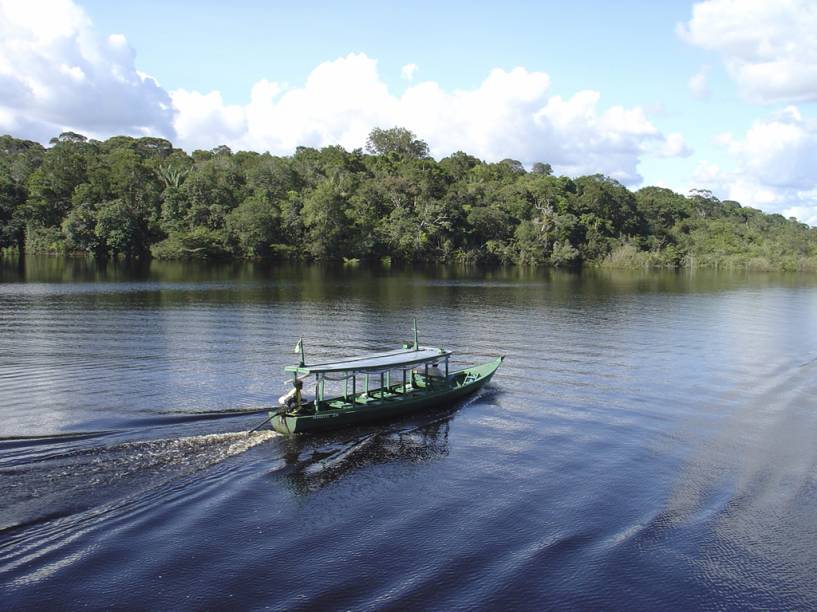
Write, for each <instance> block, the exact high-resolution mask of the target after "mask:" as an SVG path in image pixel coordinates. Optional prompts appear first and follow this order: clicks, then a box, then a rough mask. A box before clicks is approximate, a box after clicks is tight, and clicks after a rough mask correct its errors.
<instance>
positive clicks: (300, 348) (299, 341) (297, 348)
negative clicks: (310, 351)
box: [293, 338, 304, 353]
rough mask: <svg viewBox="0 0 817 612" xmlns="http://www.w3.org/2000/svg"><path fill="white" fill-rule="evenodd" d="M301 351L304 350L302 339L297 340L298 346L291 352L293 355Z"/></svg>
mask: <svg viewBox="0 0 817 612" xmlns="http://www.w3.org/2000/svg"><path fill="white" fill-rule="evenodd" d="M302 350H304V339H303V338H299V339H298V344H296V345H295V350H294V351H293V353H300V352H301V351H302Z"/></svg>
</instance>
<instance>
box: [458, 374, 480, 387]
mask: <svg viewBox="0 0 817 612" xmlns="http://www.w3.org/2000/svg"><path fill="white" fill-rule="evenodd" d="M478 378H479V375H478V374H469V375H468V376H466V377H465V380H464V381H462V384H464V385H467V384H468V383H472V382H474V381H475V380H477V379H478Z"/></svg>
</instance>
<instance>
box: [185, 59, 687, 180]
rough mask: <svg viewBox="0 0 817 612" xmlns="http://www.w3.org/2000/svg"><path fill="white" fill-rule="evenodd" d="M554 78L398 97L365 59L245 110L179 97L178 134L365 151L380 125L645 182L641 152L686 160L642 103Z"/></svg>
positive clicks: (523, 76)
mask: <svg viewBox="0 0 817 612" xmlns="http://www.w3.org/2000/svg"><path fill="white" fill-rule="evenodd" d="M549 89H550V77H549V76H548V75H547V74H545V73H543V72H529V71H527V70H525V69H524V68H515V69H513V70H511V71H505V70H501V69H495V70H492V71H491V72H490V73H489V75H488V76H487V77H486V79H485V80H484V81H483V82H482V83H481V84H480V85H479V86H478V87H476V88H474V89H470V90H454V91H446V90H444V89H443V88H442V87H441V86H440V85H439V84H438V83H436V82H433V81H425V82H420V83H417V84H415V85H412V86H410V87H409V88H408V89H407V90H406V91H405V92H404V93H403V94H402V95H399V96H398V95H395V94H392V93H391V92H390V91H389V89H388V87H387V85H386V83H385V82H384V81H383V80H382V79H381V78H380V76H379V74H378V71H377V62H376V61H375V60H374V59H372V58H369V57H368V56H367V55H365V54H362V53H360V54H350V55H347V56H346V57H342V58H339V59H337V60H334V61H329V62H324V63H323V64H320V65H319V66H318V67H316V68H315V69H314V70H313V71H312V73H311V74H310V75H309V76H308V78H307V80H306V82H305V84H304V85H303V86H301V87H292V88H287V87H284V86H281V85H279V84H276V83H272V82H269V81H259V82H258V83H256V84H255V86H254V87H253V89H252V92H251V96H250V101H249V103H248V104H246V105H244V106H227V105H224V104H223V103H222V102H221V96H220V95H219V94H218V92H211V93H209V94H206V95H203V94H200V93H196V92H189V91H184V90H178V91H174V92H172V96H173V102H174V106H175V107H176V109H177V110H178V115H177V118H176V122H175V128H176V131H177V133H178V135H179V138H180V141H181V144H182V145H183V146H185V147H188V148H189V147H211V146H214V145H215V144H218V142H219V141H217V140H216V136H217V135H219V136H220V137H221V138H222V140H223V141H224V142H225V143H226V144H228V145H230V146H231V147H233V148H250V149H255V150H269V151H271V152H273V153H278V154H288V153H291V152H292V151H293V150H294V148H295V147H296V146H297V145H310V146H325V145H329V144H340V145H342V146H344V147H346V148H348V149H351V148H357V147H361V146H363V144H364V143H365V141H366V136H367V135H368V133H369V132H370V131H371V129H372V128H373V127H376V126H380V127H392V126H396V125H399V126H404V127H407V128H409V129H411V130H412V131H414V132H415V133H416V134H417V135H418V136H419V137H420V138H423V139H424V140H426V141H427V142H428V143H429V146H430V148H431V152H432V154H433V155H435V156H437V157H441V156H444V155H448V154H450V153H452V152H454V151H457V150H464V151H467V152H469V153H471V154H474V155H477V156H479V157H482V158H484V159H487V160H494V161H496V160H500V159H503V158H506V157H512V158H515V159H519V160H520V161H522V162H523V163H525V164H532V163H533V162H535V161H546V162H549V163H551V164H552V165H553V166H554V168H555V169H556V170H557V171H560V172H565V173H569V174H582V173H595V172H603V173H606V174H608V175H610V176H613V177H614V178H617V179H619V180H621V181H622V182H625V183H629V184H633V183H638V182H639V181H640V176H639V175H638V172H637V166H638V163H639V161H640V159H641V157H642V156H644V155H656V156H678V155H687V154H688V153H689V149H688V147H687V146H686V144H685V143H684V141H683V138H682V137H681V135H680V134H672V135H670V136H669V137H664V136H663V135H662V134H661V132H660V131H659V130H658V129H657V128H656V127H655V126H654V125H653V124H652V123H651V122H650V121H649V120H648V119H647V117H646V115H645V113H644V111H643V110H642V109H641V108H639V107H633V108H624V107H621V106H613V107H611V108H608V109H606V110H602V109H600V108H599V101H600V97H601V95H600V94H599V92H596V91H581V92H578V93H576V94H574V95H573V96H572V97H570V98H562V97H560V96H551V95H549Z"/></svg>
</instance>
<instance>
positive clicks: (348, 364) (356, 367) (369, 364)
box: [286, 346, 451, 374]
mask: <svg viewBox="0 0 817 612" xmlns="http://www.w3.org/2000/svg"><path fill="white" fill-rule="evenodd" d="M449 355H451V351H446V350H443V349H441V348H434V347H431V346H420V347H417V348H416V349H414V348H406V349H398V350H396V351H388V352H386V353H371V354H369V355H360V356H358V357H351V358H349V359H344V360H343V361H331V362H327V363H313V364H304V365H300V366H287V367H286V371H287V372H297V373H298V374H327V373H330V372H382V371H384V370H389V369H393V368H394V369H398V368H401V367H411V366H415V365H417V364H420V363H427V362H432V361H439V360H441V359H446V358H448V356H449Z"/></svg>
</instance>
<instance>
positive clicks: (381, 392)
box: [380, 372, 386, 399]
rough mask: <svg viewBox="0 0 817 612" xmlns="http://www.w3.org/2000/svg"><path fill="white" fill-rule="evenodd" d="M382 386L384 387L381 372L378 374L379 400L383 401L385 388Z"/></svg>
mask: <svg viewBox="0 0 817 612" xmlns="http://www.w3.org/2000/svg"><path fill="white" fill-rule="evenodd" d="M383 385H384V382H383V372H380V399H383V398H384V397H385V395H384V393H385V391H386V388H385V387H384V386H383Z"/></svg>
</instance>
